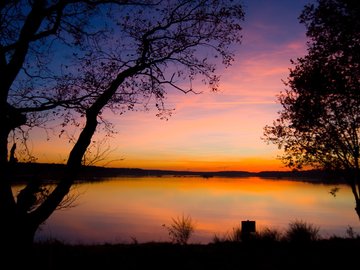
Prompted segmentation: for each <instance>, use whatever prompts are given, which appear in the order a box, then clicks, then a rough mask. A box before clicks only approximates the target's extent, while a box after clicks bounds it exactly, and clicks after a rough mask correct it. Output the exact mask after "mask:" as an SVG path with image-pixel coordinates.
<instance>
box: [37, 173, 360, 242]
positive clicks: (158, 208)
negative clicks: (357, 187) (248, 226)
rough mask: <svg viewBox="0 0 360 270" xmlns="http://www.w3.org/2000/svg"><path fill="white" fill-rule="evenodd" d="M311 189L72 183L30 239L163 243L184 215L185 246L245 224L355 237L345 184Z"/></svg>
mask: <svg viewBox="0 0 360 270" xmlns="http://www.w3.org/2000/svg"><path fill="white" fill-rule="evenodd" d="M333 187H335V185H324V184H312V183H305V182H298V181H291V179H281V180H278V179H272V180H271V179H263V178H259V177H249V178H220V177H212V178H203V177H172V176H169V177H167V176H166V177H165V176H163V177H119V178H110V179H107V180H106V181H98V182H86V183H82V184H78V185H76V187H75V188H74V190H73V194H74V196H77V199H76V201H75V203H74V204H73V207H71V208H67V209H62V210H58V211H56V212H55V213H54V214H53V215H52V216H51V217H50V219H49V220H48V221H47V222H46V223H45V224H44V225H43V226H42V227H41V229H40V230H39V231H38V232H37V234H36V240H37V241H42V240H46V239H54V238H55V239H58V240H60V241H64V242H65V243H70V244H97V243H132V242H134V241H137V242H139V243H142V242H150V241H169V240H170V239H169V236H168V232H167V230H166V228H165V227H164V226H163V224H165V225H170V224H171V223H172V218H176V217H181V215H185V216H187V215H189V216H190V217H191V218H192V220H193V221H194V223H195V232H194V235H193V236H192V237H191V239H190V241H189V242H191V243H209V242H212V240H213V238H214V236H215V235H217V236H224V235H225V234H226V233H230V232H231V231H232V230H233V228H236V227H240V224H241V221H243V220H254V221H256V230H257V231H260V230H262V229H264V228H270V229H277V230H279V231H284V230H285V229H286V228H287V226H288V224H289V223H290V222H292V221H295V220H302V221H306V222H307V223H311V224H313V225H315V226H318V227H319V228H320V234H321V235H322V236H323V237H331V236H333V235H337V236H347V234H346V230H347V229H348V228H349V226H351V227H352V228H353V229H354V230H355V232H356V233H360V222H359V219H358V217H357V215H356V212H355V210H354V207H355V204H354V199H353V195H352V193H351V191H350V188H348V187H347V186H345V185H336V187H338V188H339V192H338V193H337V194H336V196H335V197H334V196H332V195H331V194H330V193H329V192H330V190H331V189H332V188H333Z"/></svg>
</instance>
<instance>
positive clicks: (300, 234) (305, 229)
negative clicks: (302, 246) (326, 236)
mask: <svg viewBox="0 0 360 270" xmlns="http://www.w3.org/2000/svg"><path fill="white" fill-rule="evenodd" d="M319 231H320V228H319V227H316V226H314V225H313V224H309V223H307V222H305V221H302V220H296V221H294V222H291V223H289V227H288V229H287V230H286V232H285V240H287V241H289V242H296V243H304V242H310V241H316V240H319V238H320V236H319Z"/></svg>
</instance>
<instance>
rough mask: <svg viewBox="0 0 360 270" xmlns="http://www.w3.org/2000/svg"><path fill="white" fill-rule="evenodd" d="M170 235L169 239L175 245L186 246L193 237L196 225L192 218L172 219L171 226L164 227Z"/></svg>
mask: <svg viewBox="0 0 360 270" xmlns="http://www.w3.org/2000/svg"><path fill="white" fill-rule="evenodd" d="M163 226H164V227H165V228H166V229H167V230H168V233H169V237H170V239H171V241H172V242H173V243H177V244H181V245H186V244H187V242H188V241H189V239H190V237H191V235H192V234H193V233H194V231H195V224H194V222H193V220H192V219H191V217H190V216H186V217H185V216H184V215H182V216H181V217H176V218H172V223H171V224H170V226H166V225H165V224H164V225H163Z"/></svg>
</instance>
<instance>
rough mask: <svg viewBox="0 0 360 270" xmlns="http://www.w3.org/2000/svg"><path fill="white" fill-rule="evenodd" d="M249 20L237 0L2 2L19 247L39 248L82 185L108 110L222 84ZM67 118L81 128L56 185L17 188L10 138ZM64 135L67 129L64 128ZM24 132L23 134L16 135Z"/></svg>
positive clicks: (0, 119) (2, 199)
mask: <svg viewBox="0 0 360 270" xmlns="http://www.w3.org/2000/svg"><path fill="white" fill-rule="evenodd" d="M243 17H244V14H243V10H242V7H241V5H239V4H238V2H237V1H234V2H233V1H220V0H197V1H187V0H182V1H172V0H164V1H150V0H149V1H145V0H144V1H141V0H138V1H136V0H134V1H125V0H123V1H121V0H112V1H96V0H83V1H82V0H76V1H74V0H72V1H69V0H57V1H56V0H53V1H46V0H34V1H2V2H1V4H0V82H1V83H0V123H1V129H0V133H1V134H0V166H1V171H0V174H1V175H0V176H1V178H0V215H1V222H0V233H1V243H2V244H3V246H5V247H11V248H9V249H8V250H10V252H12V251H14V250H17V251H19V250H20V248H23V247H28V246H30V245H31V244H32V242H33V238H34V234H35V232H36V230H37V229H38V228H39V226H40V225H41V224H42V223H43V222H44V221H45V220H46V219H47V218H48V217H49V216H50V215H51V214H52V213H53V212H54V211H55V209H56V208H57V207H58V206H59V205H61V203H62V201H63V200H64V198H65V197H66V195H67V194H68V192H69V190H70V188H71V186H72V185H73V183H74V179H75V177H76V174H77V173H78V171H79V169H80V167H81V163H82V160H83V157H84V153H85V152H86V150H87V148H88V147H89V145H90V143H91V141H92V136H93V134H94V132H95V131H96V129H97V127H98V125H99V123H105V127H107V124H108V123H107V122H106V121H105V119H103V117H102V113H103V112H104V110H105V109H110V110H112V111H114V112H117V113H119V114H121V113H123V112H124V111H126V110H128V109H133V108H135V107H136V105H137V104H145V106H146V105H147V104H150V101H154V103H155V106H156V107H157V108H158V109H159V116H160V117H162V116H163V114H164V113H166V109H165V106H164V98H165V94H166V92H167V91H170V90H171V89H174V90H177V91H182V92H184V93H187V92H192V91H194V90H193V89H192V82H193V81H195V80H198V79H201V80H202V82H203V83H205V84H207V85H208V86H209V87H210V88H211V90H213V91H216V90H217V88H218V81H219V78H218V76H216V75H215V71H216V64H220V61H221V64H223V65H225V66H229V65H230V64H231V62H232V61H233V53H232V48H231V46H232V45H233V44H236V43H240V41H241V36H240V30H241V26H240V23H241V22H242V20H243ZM51 120H55V121H59V120H60V121H62V126H63V127H64V130H65V128H66V126H68V125H72V124H73V125H76V126H77V127H78V128H80V130H81V131H80V133H79V136H78V137H77V138H76V139H75V143H74V147H73V148H72V150H71V152H70V153H69V157H68V159H67V162H66V170H65V171H64V173H63V175H62V176H61V178H60V180H58V182H56V184H55V186H54V188H53V189H52V190H49V189H46V190H45V191H44V188H43V186H42V185H43V183H42V182H41V181H38V180H36V179H35V180H34V181H32V182H31V183H29V184H28V185H27V186H26V187H25V188H24V189H23V190H22V191H21V192H20V193H19V195H18V196H16V194H13V192H12V190H11V168H12V167H11V164H10V162H9V153H8V144H9V142H10V141H11V140H10V139H9V138H10V137H9V136H10V134H15V133H16V132H17V131H18V130H20V131H23V130H24V129H25V128H26V127H27V126H28V127H30V128H31V127H33V126H40V127H44V126H45V124H46V122H47V121H51ZM61 132H63V131H60V133H61ZM11 137H14V136H11Z"/></svg>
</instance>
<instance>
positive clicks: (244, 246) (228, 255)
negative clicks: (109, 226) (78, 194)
mask: <svg viewBox="0 0 360 270" xmlns="http://www.w3.org/2000/svg"><path fill="white" fill-rule="evenodd" d="M359 250H360V238H355V239H347V238H346V239H342V238H333V239H327V240H318V241H312V242H306V243H289V242H278V241H271V242H267V241H249V242H239V243H234V242H221V243H212V244H207V245H196V244H191V245H177V244H171V243H143V244H137V243H134V244H116V245H107V244H103V245H65V244H62V243H59V242H52V243H43V244H36V246H35V248H34V251H33V252H34V253H33V256H32V259H33V263H34V267H36V269H37V270H41V269H59V270H60V269H61V270H63V269H67V270H68V269H77V270H78V269H157V270H158V269H182V270H183V269H194V270H195V269H196V270H200V269H206V270H209V269H350V267H352V265H356V264H357V258H358V253H359Z"/></svg>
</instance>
